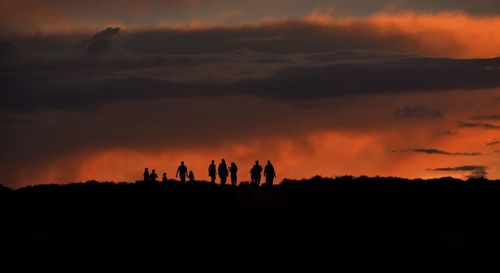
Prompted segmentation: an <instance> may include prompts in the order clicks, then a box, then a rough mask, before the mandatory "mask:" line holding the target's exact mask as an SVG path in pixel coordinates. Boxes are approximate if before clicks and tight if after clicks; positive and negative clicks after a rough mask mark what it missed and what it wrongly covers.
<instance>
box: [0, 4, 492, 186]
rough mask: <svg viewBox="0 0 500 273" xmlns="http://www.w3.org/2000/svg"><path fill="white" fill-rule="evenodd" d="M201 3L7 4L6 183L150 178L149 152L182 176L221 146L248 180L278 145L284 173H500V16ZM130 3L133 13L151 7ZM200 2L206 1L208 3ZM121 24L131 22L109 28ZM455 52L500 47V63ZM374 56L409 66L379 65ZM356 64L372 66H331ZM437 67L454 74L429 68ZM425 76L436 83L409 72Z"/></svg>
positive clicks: (155, 164) (1, 111)
mask: <svg viewBox="0 0 500 273" xmlns="http://www.w3.org/2000/svg"><path fill="white" fill-rule="evenodd" d="M28 2H30V1H27V2H26V3H28ZM131 2H134V1H131ZM153 2H154V1H153ZM153 2H151V3H150V4H151V5H153V4H154V3H153ZM187 2H189V3H186V1H178V2H176V3H173V2H172V3H171V4H172V5H170V6H168V8H169V9H173V10H175V9H176V8H177V6H182V7H183V8H185V7H186V5H187V8H188V9H190V11H191V13H189V14H190V16H191V17H189V16H187V17H186V18H188V19H186V20H177V19H175V20H174V19H173V18H174V17H173V15H172V17H168V16H166V17H165V18H162V17H161V16H160V17H157V16H156V15H155V16H156V17H154V18H155V20H152V21H148V20H147V19H145V18H146V17H147V16H144V17H141V18H140V19H141V20H139V19H137V18H135V17H134V18H132V17H126V16H125V17H124V16H111V17H110V19H109V20H106V19H103V18H105V16H100V15H99V16H98V15H96V16H95V20H94V23H92V22H87V21H85V22H84V21H78V20H76V19H75V20H73V19H71V18H70V17H69V16H68V14H71V12H69V11H67V10H66V7H64V5H57V6H53V7H52V6H44V7H43V8H40V9H36V10H35V11H29V12H27V13H26V14H24V15H23V16H21V17H22V18H26V25H22V26H21V23H19V28H16V27H14V26H15V25H16V22H17V21H16V20H17V19H16V16H14V15H16V14H18V13H19V12H20V11H21V10H23V9H22V8H21V7H20V6H19V5H18V4H13V2H9V1H6V2H3V3H1V4H0V7H2V8H5V9H3V11H2V12H0V15H2V13H4V14H5V13H6V10H9V9H10V10H11V11H12V14H11V15H9V16H4V17H3V18H2V19H0V41H1V44H0V45H1V47H0V49H1V51H0V54H1V55H0V56H1V57H2V58H3V59H0V65H1V66H0V69H1V72H2V74H0V80H1V81H3V82H2V83H3V84H4V86H6V88H5V89H4V90H2V93H1V94H0V95H1V99H2V100H4V101H3V103H2V104H1V105H0V122H1V124H0V126H1V127H2V131H4V132H6V133H4V135H3V136H2V137H3V141H2V145H3V146H1V147H2V150H3V151H6V152H5V153H4V154H5V155H4V156H3V157H0V165H2V167H1V169H0V172H2V173H4V174H5V175H4V177H3V178H2V179H4V180H5V181H10V182H6V183H5V184H6V185H9V186H14V187H16V186H22V185H27V184H36V183H48V182H67V181H86V180H90V179H97V180H113V181H123V180H126V181H135V180H137V179H140V178H141V175H142V171H143V168H144V167H149V168H150V169H153V168H154V169H157V171H158V172H159V173H160V174H161V173H163V172H164V171H166V172H167V173H168V176H169V177H173V176H174V174H175V173H174V172H175V169H176V167H177V165H178V162H179V161H181V160H184V161H186V163H187V165H188V167H189V168H190V169H192V170H193V171H194V172H195V174H196V176H197V178H198V179H207V178H208V177H207V167H208V164H209V162H210V160H212V159H214V160H216V161H217V162H218V161H220V159H221V158H225V159H226V161H228V162H231V161H235V162H236V163H237V164H238V165H239V166H240V180H248V179H249V175H248V172H249V169H250V167H251V164H252V163H253V161H254V160H256V159H258V160H260V161H261V162H265V161H267V160H268V159H269V160H271V161H272V162H273V163H274V165H275V167H276V170H277V174H278V180H281V179H283V178H285V177H287V178H307V177H311V176H314V175H322V176H337V175H355V176H358V175H368V176H375V175H381V176H400V177H408V178H416V177H422V178H430V177H441V176H448V175H451V176H455V177H459V178H464V177H466V176H467V175H469V174H470V172H467V171H432V170H431V169H436V168H454V167H460V166H484V167H485V168H487V172H488V176H489V177H490V178H500V152H499V150H500V144H494V145H493V144H492V145H487V143H492V142H495V141H497V140H498V139H499V138H500V133H499V132H500V130H499V128H500V121H499V118H498V117H499V115H500V112H499V110H498V109H500V108H499V107H498V106H499V104H500V89H499V86H498V83H497V82H498V80H495V78H494V77H493V78H492V75H493V76H494V75H495V74H494V73H497V71H499V67H500V66H498V61H497V60H495V59H493V58H495V57H498V56H500V15H496V14H494V13H493V14H474V15H471V14H469V13H467V12H466V11H460V10H459V11H457V10H453V11H446V10H445V11H442V10H441V11H437V12H435V11H433V12H430V11H418V10H412V9H404V10H392V9H389V10H387V9H385V8H384V9H381V10H376V11H374V12H372V13H369V14H361V15H360V14H357V13H354V14H342V16H338V15H336V13H335V9H331V10H329V9H325V10H322V9H309V10H307V12H304V13H303V14H299V16H291V15H287V14H285V13H276V14H274V15H273V14H268V15H269V16H264V14H260V13H258V12H257V11H255V14H256V15H255V18H252V19H250V18H246V17H245V18H240V19H235V18H236V17H238V16H242V15H241V13H240V12H238V10H237V9H218V8H217V10H215V9H214V10H211V9H209V6H210V5H212V2H210V1H208V2H206V1H194V2H193V1H187ZM209 2H210V3H209ZM215 2H217V3H218V1H213V3H215ZM298 2H300V1H297V3H298ZM304 3H305V2H304ZM32 4H33V3H32ZM35 4H36V3H35ZM35 4H33V5H35ZM135 4H137V3H135ZM36 5H39V4H36ZM206 5H208V6H206ZM213 5H215V4H213ZM210 7H211V6H210ZM217 7H219V6H217ZM87 8H89V7H87ZM122 8H123V11H122V13H121V14H122V15H123V14H128V13H127V12H126V11H125V9H128V8H130V9H134V8H137V6H134V5H132V6H127V7H122ZM198 8H202V11H201V10H197V11H196V12H198V13H200V14H204V15H205V16H201V15H200V16H195V15H193V14H195V13H196V12H195V11H194V9H198ZM191 9H193V10H191ZM206 10H210V12H208V11H206ZM65 12H69V13H68V14H66V13H65ZM107 12H108V11H107V10H104V11H102V14H101V15H103V14H104V15H105V14H107ZM151 12H152V11H151V9H146V10H144V11H143V14H146V15H147V14H150V13H151ZM198 13H196V14H198ZM207 14H210V16H208V15H207ZM139 17H140V15H139ZM125 18H129V20H126V19H125ZM28 22H29V24H28ZM30 24H33V25H37V27H34V26H33V25H30ZM108 26H119V27H121V29H119V30H118V29H108V30H104V31H103V29H104V28H105V27H108ZM3 39H5V40H3ZM323 53H324V54H325V55H318V54H323ZM4 57H5V58H4ZM447 58H463V59H472V58H491V59H488V60H486V61H488V63H490V64H493V65H492V66H485V65H484V64H483V62H482V61H483V60H478V59H474V60H467V61H464V63H468V62H470V65H463V66H459V64H460V62H457V63H458V64H457V63H453V64H450V63H448V62H444V61H450V59H447ZM374 60H375V61H374ZM372 62H376V63H377V62H378V63H377V64H379V65H380V68H381V69H380V71H382V72H380V73H395V75H396V73H397V76H394V77H395V78H394V79H391V75H392V74H391V75H387V74H380V75H379V74H377V72H378V70H370V69H371V68H370V67H369V66H365V65H366V64H372ZM342 65H344V66H345V69H353V70H352V71H354V72H353V73H360V78H359V80H357V81H356V80H352V79H347V78H337V77H334V76H338V75H332V78H335V81H333V80H332V82H329V81H325V80H324V78H322V77H324V75H325V74H324V73H327V72H329V71H330V72H331V73H341V72H342V71H341V72H339V71H338V70H335V69H336V68H337V67H340V66H342ZM427 66H428V68H429V71H437V72H436V73H443V75H444V76H443V77H446V79H445V80H444V82H440V80H441V79H435V78H433V77H432V76H433V75H432V73H431V74H426V73H425V72H426V70H425V69H426V68H427ZM353 67H354V68H353ZM367 67H368V68H367ZM415 67H416V68H415ZM311 68H312V69H311ZM314 69H317V70H318V71H319V72H318V74H321V73H323V74H321V75H319V76H318V79H317V81H307V80H308V79H309V80H310V79H311V78H312V79H313V80H314V79H316V76H317V75H315V74H307V73H311V71H316V70H314ZM323 69H325V70H323ZM329 69H330V70H329ZM412 69H413V70H412ZM452 69H455V70H452ZM461 69H462V70H461ZM468 69H470V70H468ZM325 71H326V72H325ZM332 71H333V72H332ZM367 71H368V72H367ZM387 71H388V72H387ZM391 71H392V72H391ZM400 71H403V72H401V73H402V74H399V72H400ZM404 71H410V72H407V73H422V75H420V74H419V75H413V74H412V75H409V74H404ZM415 71H417V72H415ZM447 71H455V72H454V73H457V74H447ZM464 71H465V72H464ZM469 71H472V72H469ZM294 73H295V74H294ZM297 73H298V74H297ZM300 73H306V74H300ZM363 73H364V74H363ZM461 73H463V74H461ZM471 73H472V74H471ZM473 73H475V74H473ZM373 74H376V75H375V76H373V78H371V76H372V75H373ZM303 75H305V76H303ZM348 76H349V75H347V76H346V77H348ZM419 76H421V77H422V79H421V81H422V83H423V84H421V85H420V82H416V83H415V84H417V85H418V86H419V88H422V90H420V89H418V88H412V87H411V86H409V87H408V86H406V85H405V80H406V81H412V80H415V79H417V80H420V79H419V78H418V77H419ZM287 77H288V78H287ZM301 77H302V78H301ZM355 77H356V75H354V76H351V78H355ZM398 77H402V78H401V79H400V78H398ZM297 78H299V79H297ZM379 78H381V79H386V82H383V83H380V82H379V81H378V79H379ZM283 79H285V80H287V79H288V81H289V82H293V83H296V85H297V86H288V85H286V84H283V83H282V82H280V81H282V80H283ZM296 79H297V80H296ZM304 79H305V80H306V82H305V83H304V86H302V85H301V84H302V83H303V82H301V80H304ZM454 79H456V80H457V82H463V83H464V84H467V86H454V85H453V82H454ZM468 79H470V81H468ZM294 80H296V81H294ZM392 80H394V84H391V81H392ZM459 80H463V81H459ZM365 82H366V83H370V84H371V85H374V86H369V84H367V86H366V88H365V87H363V83H365ZM358 83H361V84H359V85H358ZM378 85H380V86H378ZM360 86H361V87H360ZM395 86H396V87H398V88H401V90H394V88H396V87H395ZM471 86H472V87H471ZM260 88H262V90H261V89H260ZM265 88H268V89H265ZM233 89H234V90H233ZM365 89H366V90H365ZM273 92H274V93H273ZM398 111H400V112H401V111H403V112H405V111H407V112H409V114H408V116H404V115H403V117H402V118H401V117H399V116H397V115H396V113H397V112H398ZM478 117H482V118H478ZM484 117H488V118H484ZM464 124H469V125H467V126H466V125H464ZM470 124H472V125H470ZM416 149H428V150H431V149H434V150H439V151H441V153H430V152H428V153H425V152H418V151H416ZM471 153H477V154H480V155H477V156H476V155H473V156H471V155H467V154H471ZM26 170H29V171H26Z"/></svg>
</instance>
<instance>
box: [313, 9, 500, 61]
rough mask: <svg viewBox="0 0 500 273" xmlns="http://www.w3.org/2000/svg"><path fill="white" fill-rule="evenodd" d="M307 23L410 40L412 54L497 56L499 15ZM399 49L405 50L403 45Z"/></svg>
mask: <svg viewBox="0 0 500 273" xmlns="http://www.w3.org/2000/svg"><path fill="white" fill-rule="evenodd" d="M305 20H306V21H308V22H311V23H315V24H320V25H324V26H328V27H339V26H340V27H341V26H344V27H356V26H358V27H361V26H365V27H368V28H370V29H371V31H373V32H375V33H376V35H377V36H379V37H380V38H381V39H383V38H384V37H391V36H394V35H395V34H403V35H404V36H406V37H412V38H413V40H414V41H413V42H414V43H413V45H412V46H413V50H412V51H413V52H414V53H419V54H423V55H432V56H448V57H457V58H476V57H496V56H500V16H471V15H467V14H465V13H461V12H440V13H432V14H422V13H412V12H406V13H396V14H393V13H392V14H391V13H379V14H375V15H372V16H369V17H366V18H343V19H335V18H333V17H331V16H329V15H323V14H318V13H313V14H311V15H309V16H308V17H306V18H305ZM402 46H403V47H402V48H401V49H402V50H405V48H404V45H402Z"/></svg>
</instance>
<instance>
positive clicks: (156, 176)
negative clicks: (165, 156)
mask: <svg viewBox="0 0 500 273" xmlns="http://www.w3.org/2000/svg"><path fill="white" fill-rule="evenodd" d="M156 179H158V175H157V174H156V170H155V169H153V170H152V171H151V174H150V175H149V181H151V182H156Z"/></svg>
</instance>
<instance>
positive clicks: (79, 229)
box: [0, 177, 500, 273]
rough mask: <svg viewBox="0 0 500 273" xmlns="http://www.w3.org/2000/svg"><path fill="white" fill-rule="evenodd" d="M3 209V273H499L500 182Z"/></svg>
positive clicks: (302, 189) (36, 197) (202, 192)
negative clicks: (195, 272) (225, 272)
mask: <svg viewBox="0 0 500 273" xmlns="http://www.w3.org/2000/svg"><path fill="white" fill-rule="evenodd" d="M0 208H1V211H0V212H1V224H0V231H1V241H0V247H1V253H3V254H1V257H2V258H1V264H0V266H1V270H0V271H1V272H42V271H43V272H144V273H147V272H170V271H172V272H179V271H181V272H185V271H188V270H190V269H199V270H203V271H204V272H212V270H213V269H216V270H222V269H229V270H232V271H234V272H240V271H246V270H253V271H256V270H258V271H259V272H263V271H267V270H269V269H274V270H275V271H278V272H282V271H285V270H289V269H294V272H295V269H303V271H304V272H318V271H320V272H373V271H384V272H453V271H469V272H499V270H500V221H498V220H499V217H500V181H487V180H469V181H466V182H464V181H461V180H453V179H438V180H427V181H424V180H413V181H409V180H402V179H393V178H358V179H352V178H350V177H345V178H338V179H335V180H332V179H322V178H313V179H311V180H307V181H284V183H283V184H281V185H279V186H275V187H273V188H256V187H252V186H249V185H241V186H239V187H237V188H233V187H230V186H227V187H221V186H218V185H210V184H207V183H201V182H199V183H196V184H191V185H190V184H187V185H180V184H179V183H178V182H170V183H167V184H144V183H138V184H127V183H118V184H114V183H96V182H88V183H84V184H70V185H64V186H61V185H45V186H34V187H27V188H22V189H18V190H10V189H7V188H3V187H0ZM214 272H217V271H214Z"/></svg>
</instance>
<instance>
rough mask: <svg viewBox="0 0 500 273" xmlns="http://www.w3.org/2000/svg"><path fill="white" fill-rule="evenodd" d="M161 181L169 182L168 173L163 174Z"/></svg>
mask: <svg viewBox="0 0 500 273" xmlns="http://www.w3.org/2000/svg"><path fill="white" fill-rule="evenodd" d="M161 182H162V183H167V173H163V176H162V177H161Z"/></svg>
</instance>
